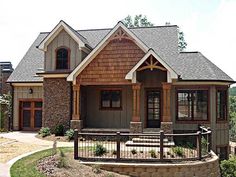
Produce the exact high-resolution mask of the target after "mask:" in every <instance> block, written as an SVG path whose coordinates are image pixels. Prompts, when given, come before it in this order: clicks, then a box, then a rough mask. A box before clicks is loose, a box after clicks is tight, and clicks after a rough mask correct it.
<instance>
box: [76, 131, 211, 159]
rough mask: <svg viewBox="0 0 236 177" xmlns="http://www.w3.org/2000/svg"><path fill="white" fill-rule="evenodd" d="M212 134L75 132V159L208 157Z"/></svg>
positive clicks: (208, 132)
mask: <svg viewBox="0 0 236 177" xmlns="http://www.w3.org/2000/svg"><path fill="white" fill-rule="evenodd" d="M210 150H211V131H210V129H206V128H204V127H201V128H200V131H198V132H196V133H183V134H165V133H164V132H163V131H160V133H156V134H146V133H145V134H131V133H120V132H117V133H78V131H77V130H75V136H74V158H75V159H81V160H87V161H109V160H111V161H135V162H137V160H138V161H139V162H142V161H143V162H147V161H152V162H153V161H156V162H158V161H184V160H201V159H202V158H205V157H206V156H209V155H210Z"/></svg>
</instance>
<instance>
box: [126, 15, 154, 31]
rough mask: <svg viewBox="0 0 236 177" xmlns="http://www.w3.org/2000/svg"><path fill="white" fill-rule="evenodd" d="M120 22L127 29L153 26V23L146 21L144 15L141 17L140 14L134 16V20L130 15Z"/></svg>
mask: <svg viewBox="0 0 236 177" xmlns="http://www.w3.org/2000/svg"><path fill="white" fill-rule="evenodd" d="M122 22H123V23H124V25H125V26H126V27H128V28H132V27H149V26H153V23H151V22H150V21H148V19H147V17H146V15H144V16H143V15H142V14H139V15H135V17H134V18H132V17H131V16H130V15H128V16H127V17H125V18H124V19H123V20H122Z"/></svg>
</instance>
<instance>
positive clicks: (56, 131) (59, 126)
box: [54, 124, 64, 136]
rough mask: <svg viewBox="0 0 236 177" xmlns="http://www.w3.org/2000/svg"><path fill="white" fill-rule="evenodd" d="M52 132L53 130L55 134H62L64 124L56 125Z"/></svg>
mask: <svg viewBox="0 0 236 177" xmlns="http://www.w3.org/2000/svg"><path fill="white" fill-rule="evenodd" d="M54 132H55V136H63V135H64V126H63V125H62V124H60V125H57V126H56V128H55V131H54Z"/></svg>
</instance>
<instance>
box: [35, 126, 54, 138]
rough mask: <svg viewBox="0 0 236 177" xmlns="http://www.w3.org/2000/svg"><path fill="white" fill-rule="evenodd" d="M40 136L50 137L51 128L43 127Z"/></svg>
mask: <svg viewBox="0 0 236 177" xmlns="http://www.w3.org/2000/svg"><path fill="white" fill-rule="evenodd" d="M38 134H39V135H41V136H42V137H46V136H49V135H51V131H50V128H49V127H42V128H41V129H40V130H39V132H38Z"/></svg>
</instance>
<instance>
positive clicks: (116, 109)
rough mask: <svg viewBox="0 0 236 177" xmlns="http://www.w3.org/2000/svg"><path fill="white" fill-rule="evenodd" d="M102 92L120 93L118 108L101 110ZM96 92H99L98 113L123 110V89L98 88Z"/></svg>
mask: <svg viewBox="0 0 236 177" xmlns="http://www.w3.org/2000/svg"><path fill="white" fill-rule="evenodd" d="M102 91H120V93H121V97H120V107H117V108H115V107H114V108H113V107H109V108H103V107H102V98H101V92H102ZM98 92H99V110H100V111H121V110H123V105H122V97H123V89H122V88H114V87H104V88H99V89H98ZM110 106H111V100H110Z"/></svg>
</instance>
